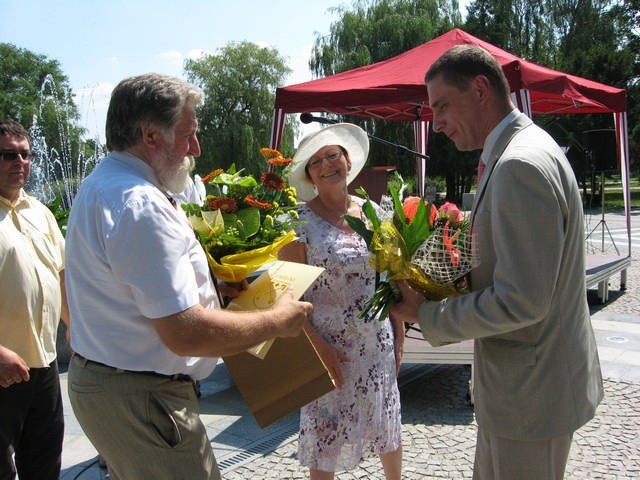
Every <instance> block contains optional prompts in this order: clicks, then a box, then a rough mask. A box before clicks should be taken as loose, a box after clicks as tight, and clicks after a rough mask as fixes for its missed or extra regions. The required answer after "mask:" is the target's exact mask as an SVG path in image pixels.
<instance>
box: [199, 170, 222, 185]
mask: <svg viewBox="0 0 640 480" xmlns="http://www.w3.org/2000/svg"><path fill="white" fill-rule="evenodd" d="M222 172H224V170H223V169H222V168H216V169H215V170H214V171H212V172H209V173H208V174H207V175H205V176H204V177H202V183H209V182H210V181H211V180H213V179H214V178H216V177H217V176H218V175H220V174H221V173H222Z"/></svg>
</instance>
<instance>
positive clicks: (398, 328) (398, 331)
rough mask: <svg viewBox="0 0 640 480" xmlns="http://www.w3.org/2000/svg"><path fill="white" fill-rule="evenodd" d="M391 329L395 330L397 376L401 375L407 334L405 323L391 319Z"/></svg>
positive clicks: (394, 343) (394, 346) (394, 344)
mask: <svg viewBox="0 0 640 480" xmlns="http://www.w3.org/2000/svg"><path fill="white" fill-rule="evenodd" d="M389 321H390V322H391V327H392V328H393V349H394V352H395V355H396V376H397V375H398V374H399V373H400V365H401V364H402V354H403V353H404V338H405V334H406V330H405V326H404V322H402V321H398V320H397V319H394V318H392V317H389Z"/></svg>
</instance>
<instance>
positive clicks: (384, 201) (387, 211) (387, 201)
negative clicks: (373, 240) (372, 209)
mask: <svg viewBox="0 0 640 480" xmlns="http://www.w3.org/2000/svg"><path fill="white" fill-rule="evenodd" d="M393 213H394V210H393V198H391V197H390V196H389V195H382V197H380V211H379V212H378V218H379V219H380V221H381V222H386V221H389V220H391V219H392V218H393Z"/></svg>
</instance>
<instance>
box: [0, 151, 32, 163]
mask: <svg viewBox="0 0 640 480" xmlns="http://www.w3.org/2000/svg"><path fill="white" fill-rule="evenodd" d="M18 156H19V157H20V158H22V160H29V159H30V158H31V150H21V151H19V152H16V151H15V150H0V158H1V159H2V160H4V161H6V162H13V161H14V160H17V159H18Z"/></svg>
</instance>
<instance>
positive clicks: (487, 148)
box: [480, 108, 520, 165]
mask: <svg viewBox="0 0 640 480" xmlns="http://www.w3.org/2000/svg"><path fill="white" fill-rule="evenodd" d="M519 113H520V111H519V110H518V109H517V108H514V109H513V110H511V111H510V112H509V113H508V114H507V115H506V116H505V117H504V118H503V119H502V120H501V121H500V123H498V125H496V126H495V127H493V130H491V133H489V135H487V138H486V139H485V141H484V147H483V149H482V155H481V157H480V158H481V159H482V161H483V163H484V164H485V165H486V164H487V159H486V158H485V155H488V154H489V153H490V152H491V151H492V150H493V147H495V145H496V142H497V141H498V138H499V137H500V135H501V134H502V132H503V131H504V129H505V128H507V125H509V124H510V123H511V122H513V121H514V120H515V119H516V117H517V116H518V114H519Z"/></svg>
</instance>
